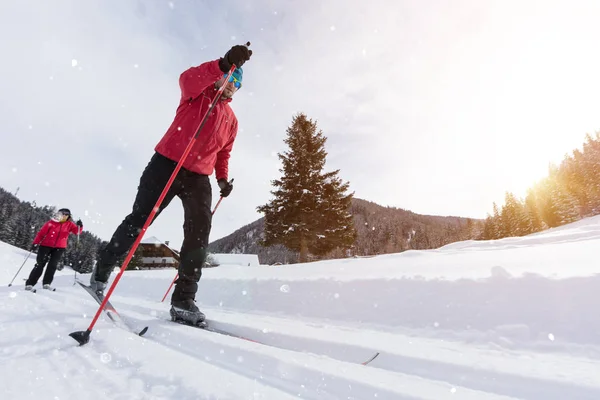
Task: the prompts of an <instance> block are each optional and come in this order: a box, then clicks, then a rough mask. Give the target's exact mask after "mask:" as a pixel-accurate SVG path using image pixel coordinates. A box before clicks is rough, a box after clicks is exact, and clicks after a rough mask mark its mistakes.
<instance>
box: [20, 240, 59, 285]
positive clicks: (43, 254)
mask: <svg viewBox="0 0 600 400" xmlns="http://www.w3.org/2000/svg"><path fill="white" fill-rule="evenodd" d="M64 253H65V249H59V248H56V247H48V246H40V247H39V248H38V252H37V259H36V260H35V261H36V262H35V267H33V269H32V270H31V273H30V274H29V278H27V281H25V285H31V286H35V284H36V283H37V282H38V280H39V279H40V276H42V272H44V267H45V266H46V264H48V267H47V268H46V273H45V274H44V279H42V284H43V285H49V284H51V283H52V281H53V280H54V273H55V272H56V267H57V266H58V263H59V261H60V259H61V258H62V256H63V254H64Z"/></svg>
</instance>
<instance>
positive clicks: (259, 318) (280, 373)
mask: <svg viewBox="0 0 600 400" xmlns="http://www.w3.org/2000/svg"><path fill="white" fill-rule="evenodd" d="M598 249H600V216H598V217H593V218H588V219H586V220H583V221H579V222H576V223H573V224H570V225H567V226H564V227H561V228H556V229H553V230H549V231H546V232H542V233H538V234H534V235H530V236H527V237H523V238H507V239H503V240H496V241H485V242H474V241H466V242H460V243H454V244H450V245H448V246H445V247H443V248H440V249H437V250H428V251H407V252H404V253H401V254H393V255H385V256H376V257H362V258H356V259H344V260H330V261H324V262H315V263H308V264H303V265H298V264H296V265H285V266H276V267H275V266H273V267H269V266H258V267H248V266H243V267H241V266H235V265H228V266H226V267H225V268H223V267H217V268H209V269H205V270H204V273H203V274H204V276H203V278H202V280H201V282H200V289H199V294H198V299H197V300H198V304H199V306H200V307H201V308H202V309H203V310H204V311H205V313H206V314H207V315H208V318H209V320H210V323H211V324H212V325H213V326H215V327H217V328H221V329H225V330H228V331H230V332H232V333H235V334H238V335H242V336H245V337H246V338H248V339H251V340H241V339H239V338H234V337H229V336H224V335H220V334H217V333H213V332H208V331H202V330H198V329H194V328H190V327H186V326H181V325H177V324H173V323H172V322H170V321H169V315H168V308H169V306H168V304H167V303H168V300H167V301H166V302H165V303H161V302H160V300H161V299H162V297H163V295H164V292H165V291H166V290H167V288H168V286H169V284H170V282H171V280H172V279H173V277H174V274H175V271H174V270H161V271H127V272H126V273H125V274H124V276H123V278H122V279H121V281H120V282H119V285H118V287H117V288H116V290H115V292H114V294H113V296H112V297H111V302H112V303H113V304H114V305H115V306H116V307H117V309H118V310H119V311H120V313H121V315H123V317H124V318H126V319H127V320H128V321H129V322H130V323H132V324H134V325H136V326H138V327H140V328H141V327H143V326H149V330H148V333H147V334H146V335H145V336H144V337H138V336H136V335H134V334H131V333H129V332H126V331H124V330H121V329H118V328H115V327H114V326H113V324H112V323H111V322H110V321H109V320H108V319H107V318H106V317H105V316H104V315H102V317H101V318H100V320H99V322H98V323H97V324H96V326H95V329H94V331H93V333H92V336H91V340H90V343H88V344H87V345H85V346H83V347H79V346H78V345H77V343H76V342H75V341H74V340H73V339H72V338H70V337H69V336H68V334H69V333H70V332H73V331H78V330H85V329H86V328H87V327H88V325H89V323H90V322H91V318H92V317H93V315H94V313H95V312H96V309H97V304H96V303H95V301H94V300H93V299H91V298H90V297H89V295H88V294H87V293H85V291H83V290H82V289H81V288H79V287H78V286H74V285H73V283H74V280H73V278H74V273H73V271H71V270H67V269H65V270H63V271H61V272H58V273H57V277H56V279H55V282H54V286H56V287H57V291H56V292H48V291H45V290H42V289H41V288H39V289H38V292H37V293H36V294H33V293H29V292H25V291H24V290H23V284H24V281H23V278H25V277H26V276H27V274H28V273H29V271H30V270H31V268H32V267H33V263H34V260H33V257H31V258H30V259H29V260H27V262H26V264H25V266H24V267H23V270H22V271H21V272H20V274H19V276H18V277H17V279H16V280H15V282H14V285H13V286H11V287H7V285H8V283H9V282H10V280H11V279H12V278H13V276H14V275H15V273H16V272H17V270H18V269H19V267H20V266H21V264H22V263H23V261H24V260H25V256H26V255H27V252H26V251H23V250H20V249H16V248H14V247H12V246H9V245H7V244H4V243H0V260H1V261H2V264H1V265H2V267H0V399H15V400H21V399H36V400H38V399H50V400H56V399H60V400H65V399H81V398H85V397H87V398H90V399H284V400H285V399H298V398H302V399H361V400H362V399H431V400H439V399H477V400H479V399H483V400H488V399H544V400H547V399H550V400H552V399H556V400H558V399H561V400H563V399H577V400H580V399H595V400H597V399H600V322H599V321H600V318H599V317H598V312H597V310H598V304H599V303H600V290H599V288H600V277H599V275H598V272H599V271H600V267H598V266H599V265H600V263H599V262H598V258H599V254H600V251H599V250H598ZM80 277H81V278H82V279H83V280H84V281H85V282H87V281H88V280H89V274H88V275H83V276H80ZM38 286H39V285H38ZM376 353H379V356H378V357H376V358H375V359H374V360H373V361H372V362H370V363H369V364H368V365H362V364H361V363H362V362H364V361H366V360H369V359H370V358H371V357H372V356H373V355H374V354H376Z"/></svg>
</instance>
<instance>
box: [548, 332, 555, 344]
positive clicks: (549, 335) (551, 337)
mask: <svg viewBox="0 0 600 400" xmlns="http://www.w3.org/2000/svg"><path fill="white" fill-rule="evenodd" d="M548 339H550V340H551V341H553V342H554V335H553V334H551V333H549V334H548Z"/></svg>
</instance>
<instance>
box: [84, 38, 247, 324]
mask: <svg viewBox="0 0 600 400" xmlns="http://www.w3.org/2000/svg"><path fill="white" fill-rule="evenodd" d="M248 44H249V43H248ZM251 55H252V51H251V50H249V49H248V47H247V46H241V45H238V46H233V47H232V48H231V49H230V50H229V51H228V52H227V53H226V54H225V56H224V57H222V58H220V59H217V60H214V61H208V62H205V63H203V64H201V65H200V66H197V67H192V68H189V69H188V70H186V71H185V72H183V73H182V74H181V75H180V77H179V86H180V89H181V98H180V101H179V104H178V107H177V111H176V114H175V119H174V120H173V123H172V124H171V126H170V127H169V129H168V130H167V132H166V133H165V135H164V136H163V138H162V139H161V140H160V142H159V143H158V144H157V146H156V147H155V154H154V155H153V156H152V158H151V160H150V162H149V163H148V165H147V166H146V169H145V170H144V172H143V173H142V176H141V178H140V183H139V186H138V192H137V195H136V198H135V200H134V203H133V207H132V211H131V213H130V214H129V215H128V216H127V217H125V219H124V220H123V222H122V223H121V224H120V225H119V226H118V227H117V229H116V231H115V232H114V234H113V236H112V238H111V240H110V242H109V243H108V244H107V245H106V246H105V247H104V248H103V249H102V250H101V251H100V255H99V258H98V262H97V263H96V267H95V271H94V272H93V273H92V277H91V279H90V285H91V287H92V288H93V289H94V290H95V291H96V293H97V295H98V296H99V297H102V296H103V295H104V289H105V288H106V284H107V282H108V278H109V277H110V273H111V271H112V269H113V268H114V267H115V263H116V262H117V260H118V259H119V258H120V257H121V256H123V255H124V254H125V253H126V252H127V251H128V250H129V249H130V248H131V246H132V245H133V243H134V242H135V239H136V238H137V236H138V235H139V233H140V231H141V229H142V227H143V226H144V223H145V222H146V220H147V218H148V216H149V215H150V213H151V212H152V209H153V207H154V205H155V204H156V201H157V200H158V198H159V196H160V194H161V192H162V191H163V189H164V188H165V186H166V184H167V181H168V180H169V178H170V176H171V174H172V173H173V171H174V170H175V167H176V165H177V162H178V161H179V159H180V158H181V155H182V154H183V152H184V150H185V148H186V146H187V145H188V144H189V142H190V140H191V138H192V137H193V136H194V135H195V133H196V129H197V128H198V124H199V123H200V120H201V119H202V117H203V116H204V115H205V114H206V111H207V110H208V108H209V107H210V103H211V101H212V100H213V98H214V97H215V94H216V93H217V90H218V89H219V88H220V87H221V86H222V85H226V86H225V88H224V90H223V93H222V96H221V98H220V100H219V102H218V103H217V104H216V105H215V107H214V108H213V111H212V112H211V114H210V116H209V117H208V120H207V121H206V124H205V125H204V128H203V129H202V131H201V132H200V135H199V136H198V140H197V142H196V145H195V146H194V147H193V148H192V149H191V151H190V153H189V156H188V157H187V158H186V160H185V161H184V163H183V165H182V168H181V170H180V171H179V173H178V174H177V177H176V179H175V180H174V182H173V184H172V186H171V188H170V190H169V192H168V193H167V195H166V197H165V198H164V200H163V202H162V204H161V207H160V210H158V212H157V213H156V217H158V215H159V214H160V212H161V211H162V210H163V209H164V208H165V207H167V206H168V205H169V203H170V202H171V200H173V198H174V197H175V196H178V197H179V198H180V199H181V202H182V203H183V210H184V223H183V232H184V239H183V244H182V247H181V261H180V265H179V278H178V279H177V281H176V282H175V289H174V291H173V294H172V296H171V315H172V316H173V317H174V318H176V319H181V320H184V321H186V322H189V323H192V324H197V323H199V322H201V321H203V320H204V314H203V313H202V312H200V310H199V309H198V307H197V306H196V305H195V296H196V292H197V290H198V281H199V280H200V277H201V275H202V267H203V265H204V262H205V260H206V256H207V250H206V249H207V247H208V239H209V234H210V229H211V219H212V218H211V217H212V215H211V203H212V189H211V185H210V180H209V176H210V175H211V174H212V173H213V171H215V175H216V179H217V182H218V185H219V188H220V189H221V196H223V197H227V196H228V195H229V194H230V193H231V191H232V189H233V185H232V184H231V182H229V181H228V170H229V167H228V165H229V156H230V152H231V149H232V147H233V143H234V140H235V138H236V135H237V129H238V122H237V118H236V116H235V114H234V113H233V110H232V109H231V107H230V106H229V102H230V101H231V98H232V96H233V94H234V93H235V92H236V91H237V90H238V89H239V88H240V87H241V84H242V75H243V71H242V68H241V66H242V65H243V64H244V63H245V62H246V61H248V60H249V59H250V56H251ZM233 65H235V66H236V69H235V72H234V73H233V75H232V77H231V78H230V79H229V81H228V82H225V77H226V76H227V73H228V72H229V69H230V68H231V67H232V66H233Z"/></svg>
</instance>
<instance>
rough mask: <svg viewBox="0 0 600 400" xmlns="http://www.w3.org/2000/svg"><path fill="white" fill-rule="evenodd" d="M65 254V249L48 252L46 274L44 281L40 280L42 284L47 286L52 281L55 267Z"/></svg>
mask: <svg viewBox="0 0 600 400" xmlns="http://www.w3.org/2000/svg"><path fill="white" fill-rule="evenodd" d="M64 253H65V249H52V250H50V262H48V266H47V267H46V272H45V273H44V279H42V284H44V285H49V284H51V283H52V281H53V280H54V273H55V272H56V267H57V266H58V263H59V262H60V259H61V258H62V256H63V254H64Z"/></svg>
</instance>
